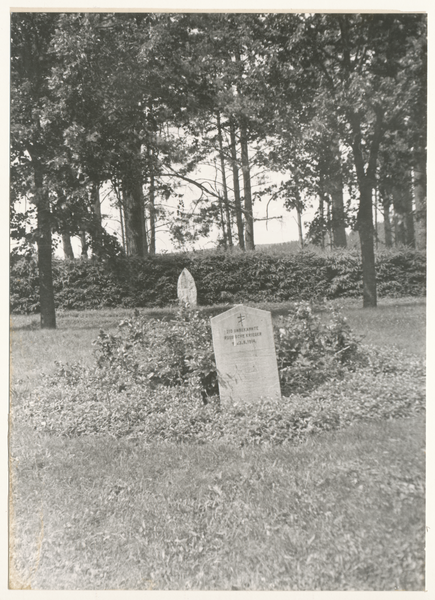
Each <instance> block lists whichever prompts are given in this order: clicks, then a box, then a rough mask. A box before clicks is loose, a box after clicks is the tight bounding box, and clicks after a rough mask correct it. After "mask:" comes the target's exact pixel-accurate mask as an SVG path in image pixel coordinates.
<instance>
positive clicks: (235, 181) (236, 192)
mask: <svg viewBox="0 0 435 600" xmlns="http://www.w3.org/2000/svg"><path fill="white" fill-rule="evenodd" d="M230 139H231V161H232V163H233V185H234V206H235V211H236V223H237V234H238V238H239V247H240V248H241V249H242V250H244V249H245V235H244V227H243V217H242V202H241V199H240V184H239V168H238V162H237V146H236V130H235V126H234V123H233V121H230Z"/></svg>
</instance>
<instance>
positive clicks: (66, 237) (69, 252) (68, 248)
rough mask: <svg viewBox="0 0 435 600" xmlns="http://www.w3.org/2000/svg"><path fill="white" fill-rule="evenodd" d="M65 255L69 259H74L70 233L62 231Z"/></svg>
mask: <svg viewBox="0 0 435 600" xmlns="http://www.w3.org/2000/svg"><path fill="white" fill-rule="evenodd" d="M62 246H63V255H64V256H65V258H66V259H67V260H74V252H73V249H72V245H71V236H70V234H69V233H62Z"/></svg>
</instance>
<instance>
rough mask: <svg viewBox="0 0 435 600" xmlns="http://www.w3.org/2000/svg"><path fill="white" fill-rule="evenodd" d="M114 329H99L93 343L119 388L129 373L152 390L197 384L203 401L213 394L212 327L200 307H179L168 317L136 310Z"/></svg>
mask: <svg viewBox="0 0 435 600" xmlns="http://www.w3.org/2000/svg"><path fill="white" fill-rule="evenodd" d="M118 332H119V333H118V335H116V336H114V335H108V334H106V333H105V332H104V331H100V334H99V336H98V338H97V339H96V340H95V342H94V344H95V346H96V355H97V364H98V367H99V369H100V370H102V371H103V372H104V371H109V372H110V373H111V376H112V377H114V378H115V379H117V380H118V381H119V385H120V386H121V387H122V386H124V385H125V384H124V380H125V378H126V377H128V378H129V379H131V380H132V381H133V382H135V383H140V384H147V385H151V386H152V387H153V388H156V387H157V386H159V385H163V386H166V387H173V386H177V385H183V384H191V385H198V386H199V387H200V389H201V392H202V394H203V398H204V399H206V398H207V396H209V395H212V394H213V393H216V392H217V383H216V365H215V362H214V355H213V344H212V337H211V328H210V324H209V320H208V319H206V318H205V317H202V316H200V314H199V312H198V311H194V310H190V309H189V308H188V306H183V307H181V308H180V309H179V310H178V312H177V313H176V316H175V319H174V320H171V321H167V320H160V319H146V318H143V317H140V316H139V313H137V312H136V313H135V315H134V316H133V317H132V318H131V319H126V320H124V321H122V322H121V323H120V324H119V326H118Z"/></svg>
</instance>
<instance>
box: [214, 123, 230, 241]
mask: <svg viewBox="0 0 435 600" xmlns="http://www.w3.org/2000/svg"><path fill="white" fill-rule="evenodd" d="M217 130H218V140H219V156H220V161H221V173H222V189H223V193H224V207H225V216H226V239H227V242H228V246H229V247H230V248H232V247H233V234H232V231H231V213H230V205H229V201H228V188H227V177H226V173H225V159H224V150H223V141H222V126H221V116H220V113H219V111H218V112H217Z"/></svg>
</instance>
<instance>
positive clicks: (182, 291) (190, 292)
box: [177, 269, 197, 306]
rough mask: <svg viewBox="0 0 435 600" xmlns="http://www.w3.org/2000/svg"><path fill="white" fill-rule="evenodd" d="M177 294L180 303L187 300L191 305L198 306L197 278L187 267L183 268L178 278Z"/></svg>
mask: <svg viewBox="0 0 435 600" xmlns="http://www.w3.org/2000/svg"><path fill="white" fill-rule="evenodd" d="M177 295H178V301H179V302H180V303H186V302H187V303H189V305H190V306H196V297H197V292H196V285H195V280H194V279H193V277H192V274H191V273H190V272H189V271H188V270H187V269H183V270H182V272H181V275H180V277H179V278H178V285H177Z"/></svg>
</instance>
